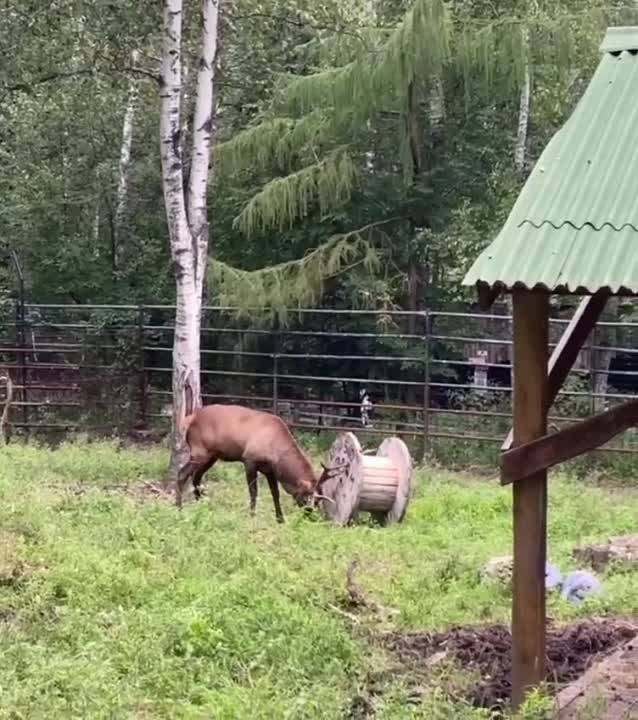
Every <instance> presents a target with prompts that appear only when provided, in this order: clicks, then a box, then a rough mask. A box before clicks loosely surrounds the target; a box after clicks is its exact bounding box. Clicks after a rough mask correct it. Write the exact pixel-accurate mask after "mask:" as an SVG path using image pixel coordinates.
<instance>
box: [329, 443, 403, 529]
mask: <svg viewBox="0 0 638 720" xmlns="http://www.w3.org/2000/svg"><path fill="white" fill-rule="evenodd" d="M327 465H328V466H329V467H331V468H339V470H338V471H336V472H335V473H334V474H333V475H332V477H330V478H329V479H328V480H327V481H326V483H325V484H324V485H323V487H322V489H321V492H322V494H323V495H325V496H326V497H327V498H330V499H329V500H322V501H321V507H322V510H323V512H324V514H325V515H326V516H327V517H329V518H330V519H331V520H332V521H333V522H335V523H337V524H339V525H346V524H347V523H349V522H351V521H352V520H354V519H355V518H356V516H357V514H358V513H359V512H369V513H371V514H372V515H373V517H374V518H375V519H376V520H378V521H379V522H380V523H381V524H382V525H388V524H390V523H393V522H401V521H402V520H403V518H404V517H405V513H406V510H407V507H408V504H409V502H410V495H411V491H412V458H411V457H410V452H409V451H408V448H407V447H406V445H405V443H404V442H403V441H402V440H400V439H399V438H397V437H390V438H387V439H386V440H384V441H383V442H382V443H381V445H380V447H379V449H378V450H377V453H376V455H369V454H366V453H364V452H363V450H362V448H361V445H360V444H359V441H358V440H357V438H356V436H355V435H354V434H353V433H351V432H346V433H343V434H341V435H339V436H338V437H337V439H336V440H335V441H334V443H333V444H332V447H331V448H330V452H329V454H328V462H327Z"/></svg>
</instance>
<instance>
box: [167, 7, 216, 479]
mask: <svg viewBox="0 0 638 720" xmlns="http://www.w3.org/2000/svg"><path fill="white" fill-rule="evenodd" d="M220 3H221V0H203V1H202V36H201V51H200V59H199V65H198V67H199V69H198V76H197V86H196V94H195V99H194V102H195V110H194V116H193V127H192V130H191V137H192V152H191V167H190V174H189V179H188V186H187V187H186V188H185V187H184V171H183V164H182V154H181V141H180V136H181V133H182V121H181V112H180V110H181V108H180V99H181V96H182V18H183V14H184V13H183V9H184V8H183V2H182V0H164V9H163V41H162V58H161V70H160V156H161V165H162V186H163V192H164V203H165V208H166V219H167V223H168V232H169V239H170V246H171V256H172V260H173V267H174V272H175V284H176V311H175V335H174V342H173V428H172V448H171V451H172V452H171V471H172V474H173V476H175V475H176V473H177V472H178V471H179V468H180V467H181V466H182V464H183V463H184V462H186V461H187V460H188V458H187V457H185V450H186V449H185V442H184V440H185V439H184V434H183V432H182V430H181V428H182V421H183V419H184V417H185V416H186V415H187V414H188V413H191V412H192V411H193V410H194V409H196V408H197V407H199V406H200V405H201V387H200V325H201V309H202V290H203V286H204V276H205V273H206V258H207V254H208V215H207V204H206V200H207V190H208V183H209V167H210V165H211V162H210V155H211V143H212V134H213V125H214V122H213V114H214V100H215V91H214V85H213V81H214V71H215V56H216V53H217V32H218V21H219V5H220Z"/></svg>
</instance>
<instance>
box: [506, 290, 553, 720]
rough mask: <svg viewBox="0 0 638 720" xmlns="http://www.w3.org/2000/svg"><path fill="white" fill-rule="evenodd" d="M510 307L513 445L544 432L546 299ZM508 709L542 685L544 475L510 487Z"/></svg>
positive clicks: (534, 297) (530, 298)
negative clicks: (511, 553) (511, 563)
mask: <svg viewBox="0 0 638 720" xmlns="http://www.w3.org/2000/svg"><path fill="white" fill-rule="evenodd" d="M513 301H514V303H513V305H514V444H515V445H521V444H524V443H529V442H531V441H532V440H536V438H539V437H542V436H543V435H545V434H546V432H547V408H548V402H547V358H548V345H549V295H548V294H546V293H537V292H529V291H517V292H515V293H514V297H513ZM513 499H514V572H513V578H512V705H513V707H514V708H517V707H518V706H519V705H520V704H521V703H522V702H523V700H524V699H525V695H526V693H527V692H528V691H529V690H530V689H531V688H534V687H537V686H538V685H540V684H541V683H542V682H543V681H544V680H545V561H546V552H547V551H546V543H547V473H546V472H545V471H541V472H539V473H536V474H535V475H532V476H531V477H528V478H526V479H525V480H524V481H523V482H520V483H516V484H514V485H513Z"/></svg>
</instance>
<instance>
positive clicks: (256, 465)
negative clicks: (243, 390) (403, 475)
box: [175, 405, 335, 523]
mask: <svg viewBox="0 0 638 720" xmlns="http://www.w3.org/2000/svg"><path fill="white" fill-rule="evenodd" d="M184 430H185V433H186V444H187V446H188V450H189V452H190V457H189V460H188V461H187V462H186V463H185V464H184V465H183V467H182V468H181V469H180V471H179V472H178V476H177V484H176V488H175V502H176V504H177V506H178V507H181V506H182V493H183V490H184V487H185V485H186V483H187V482H188V480H189V479H191V480H192V483H193V491H194V495H195V498H196V499H197V500H199V499H200V497H201V494H202V493H201V487H200V486H201V482H202V478H203V476H204V475H205V474H206V473H207V472H208V470H210V468H211V467H212V466H213V465H214V464H215V463H216V462H217V461H218V460H223V461H226V462H241V463H243V464H244V468H245V470H246V481H247V483H248V493H249V495H250V512H251V514H254V513H255V507H256V505H257V473H262V475H264V476H265V477H266V480H267V481H268V487H269V488H270V493H271V495H272V499H273V503H274V505H275V515H276V517H277V522H280V523H282V522H283V521H284V516H283V513H282V511H281V504H280V502H279V485H282V486H283V488H284V490H285V491H286V492H287V493H288V494H290V495H292V497H293V498H294V499H295V501H296V503H297V505H299V506H306V507H314V505H315V504H316V501H317V500H318V499H320V498H322V497H323V496H322V495H321V494H320V489H321V486H322V484H323V483H324V482H325V481H326V480H327V479H328V477H330V475H331V474H332V472H333V471H334V470H335V469H331V468H326V467H325V466H323V473H322V474H321V476H319V477H317V475H316V474H315V471H314V469H313V467H312V464H311V462H310V460H309V458H308V456H307V455H306V454H305V453H304V452H303V450H302V449H301V448H300V447H299V445H298V444H297V442H296V441H295V439H294V437H293V436H292V434H291V432H290V430H289V429H288V427H287V425H286V424H285V423H284V421H283V420H282V419H281V418H279V417H277V416H276V415H271V414H270V413H267V412H262V411H259V410H252V409H249V408H245V407H241V406H239V405H206V406H205V407H202V408H199V409H198V410H196V411H195V412H194V413H192V414H191V415H187V416H186V418H185V420H184Z"/></svg>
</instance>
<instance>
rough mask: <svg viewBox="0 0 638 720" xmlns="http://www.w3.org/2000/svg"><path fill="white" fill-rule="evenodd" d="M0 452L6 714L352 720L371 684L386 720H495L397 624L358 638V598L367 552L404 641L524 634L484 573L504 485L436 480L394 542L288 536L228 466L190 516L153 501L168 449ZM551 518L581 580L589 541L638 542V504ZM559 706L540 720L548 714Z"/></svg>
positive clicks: (426, 477)
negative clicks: (397, 644)
mask: <svg viewBox="0 0 638 720" xmlns="http://www.w3.org/2000/svg"><path fill="white" fill-rule="evenodd" d="M1 456H2V457H1V459H2V462H0V501H1V502H0V526H1V527H2V532H1V533H0V541H2V553H1V554H0V578H2V579H3V581H2V582H0V686H1V687H2V693H0V716H2V717H45V716H46V717H49V716H51V715H55V716H56V717H71V716H78V717H79V716H82V717H95V718H107V717H130V716H137V717H153V718H164V717H166V718H168V717H189V718H195V717H197V718H199V717H202V718H204V717H211V716H213V717H216V718H228V719H229V720H230V718H233V719H235V718H255V717H258V718H280V717H295V718H321V719H322V720H324V719H328V720H329V719H330V718H334V719H335V720H337V718H343V717H344V715H346V714H347V713H348V711H349V709H350V708H351V707H353V705H354V703H355V701H356V698H358V697H359V696H360V694H361V693H362V692H363V690H364V687H365V682H366V678H367V677H369V676H370V675H371V674H372V675H373V676H374V677H380V678H381V679H380V684H377V691H378V692H377V694H376V695H375V696H374V705H375V715H376V716H377V717H381V718H386V719H390V718H392V719H393V720H394V719H396V720H398V719H399V718H405V717H408V718H423V719H425V718H464V719H466V720H470V718H474V719H477V718H486V717H487V715H486V713H485V712H482V711H478V710H475V709H473V708H471V707H470V706H469V705H468V704H467V703H466V702H465V701H463V700H462V699H460V697H459V689H460V688H462V687H463V686H464V683H467V682H469V680H468V679H467V678H466V679H465V680H463V677H464V673H463V672H461V674H460V675H459V677H458V679H453V678H451V677H436V676H434V677H435V678H436V679H435V680H434V681H431V682H430V683H424V681H423V677H414V678H413V677H411V676H410V675H409V674H406V673H405V672H403V671H401V670H400V669H398V668H397V666H396V663H393V664H392V665H391V663H392V662H393V660H392V658H389V657H386V656H385V655H384V653H383V651H382V650H381V647H380V644H379V643H378V642H377V640H376V638H377V633H379V632H383V631H384V630H385V629H386V628H387V625H379V624H378V618H375V617H371V618H368V617H367V616H366V615H365V614H362V615H360V616H359V617H358V618H357V620H358V622H357V623H354V626H353V624H352V623H351V622H350V621H349V619H348V617H347V616H346V615H344V614H343V612H342V611H341V610H340V602H341V600H342V599H343V596H344V592H345V574H346V569H347V567H348V565H349V563H350V562H351V560H352V559H354V558H355V557H357V558H358V559H359V567H360V571H359V573H358V574H357V576H356V580H357V583H358V584H359V585H360V586H361V588H362V589H363V591H364V592H365V593H366V595H367V596H368V597H369V599H370V600H373V601H375V602H377V603H379V604H382V605H383V606H385V607H386V608H390V609H394V610H396V611H397V612H396V614H394V613H393V614H392V616H391V620H390V622H391V624H392V625H393V626H394V627H395V629H398V630H406V631H409V630H416V629H418V630H434V629H442V628H444V627H447V626H448V625H450V624H455V623H483V622H492V621H507V619H508V618H509V604H510V599H509V597H508V596H507V594H506V593H504V592H502V591H501V590H499V589H498V588H496V587H494V586H492V585H488V584H483V583H481V582H480V581H479V572H478V571H479V569H480V567H481V566H482V565H483V564H484V563H485V562H486V561H487V559H488V558H490V557H491V556H494V555H501V554H504V553H507V552H509V548H510V544H511V500H510V493H509V492H508V491H506V490H504V489H502V488H499V487H498V484H497V483H493V482H489V483H487V482H478V481H474V480H472V479H468V478H467V477H466V478H465V479H463V478H459V477H454V476H450V475H447V474H445V473H441V472H434V471H432V470H428V469H421V470H420V471H419V472H418V481H419V482H418V490H417V495H416V497H415V498H414V500H413V501H412V503H411V505H410V508H409V511H408V516H407V519H406V521H405V522H404V524H402V525H401V526H397V527H391V528H386V529H383V530H379V529H375V528H373V527H372V526H370V525H368V524H367V523H362V524H360V525H358V526H355V527H352V528H350V529H347V530H343V529H337V528H335V527H333V526H331V525H329V524H327V523H324V522H306V521H305V519H304V518H303V517H302V514H301V513H300V512H299V511H298V510H296V509H295V508H294V505H293V503H292V502H291V501H290V499H289V498H288V497H287V496H286V497H285V498H284V501H285V512H286V515H287V522H286V524H285V525H284V526H283V527H281V526H278V525H277V524H276V523H275V521H274V514H273V510H272V504H271V501H270V498H269V497H268V494H267V492H263V493H262V496H261V497H260V501H259V505H258V512H257V517H256V518H255V519H254V520H253V519H251V518H250V516H249V514H248V512H247V495H246V487H245V482H244V480H243V477H242V473H241V472H239V470H238V469H237V468H234V467H232V466H229V465H221V466H220V467H219V469H216V470H215V472H214V474H213V477H211V478H209V481H208V491H209V493H210V499H209V500H206V501H204V502H202V503H200V504H197V505H191V506H187V507H186V508H185V509H184V511H183V512H182V513H181V514H178V513H176V511H175V508H174V506H173V505H172V504H171V503H170V502H169V501H164V500H163V499H162V498H159V499H158V498H157V497H155V496H154V495H153V494H152V493H149V492H148V491H147V489H146V487H145V483H147V482H152V481H154V480H156V478H157V477H158V476H160V475H161V474H162V472H163V469H164V467H165V457H164V452H163V451H161V450H151V451H140V450H131V449H129V450H126V449H122V448H120V447H118V446H116V445H115V444H83V443H76V444H67V445H63V446H62V447H61V448H60V449H59V450H57V451H50V450H47V449H44V448H37V447H33V446H31V447H26V446H25V447H21V446H16V445H13V446H9V447H8V448H3V449H2V451H1ZM213 478H216V479H217V482H215V481H214V479H213ZM550 507H551V508H552V511H551V513H550V534H549V537H550V539H551V543H550V547H549V552H550V555H551V558H552V560H553V561H554V562H557V563H558V564H559V566H560V567H561V568H562V569H565V570H568V569H570V568H572V567H573V561H572V559H571V548H572V547H573V545H574V544H576V543H578V542H585V541H588V540H596V539H600V538H601V537H607V536H608V535H610V534H621V533H625V532H630V531H631V530H632V529H633V528H634V526H635V515H636V510H637V509H638V508H637V501H636V496H635V494H630V493H626V492H625V493H618V492H610V491H605V490H602V489H592V488H588V487H586V486H583V485H582V484H581V483H577V482H574V481H571V480H568V479H566V478H561V477H557V478H554V479H553V481H552V483H551V486H550ZM636 581H637V576H636V573H635V572H629V573H627V572H625V573H612V574H609V575H608V576H606V577H605V578H604V580H603V582H604V587H605V593H604V596H602V597H600V598H598V599H596V600H591V601H588V602H586V603H585V604H584V605H583V606H581V607H573V606H571V605H568V604H567V603H565V602H564V601H562V600H561V599H560V598H559V597H555V596H551V600H550V607H549V612H550V614H551V616H552V617H554V618H555V619H557V620H560V619H569V618H574V617H583V616H586V615H590V614H592V615H595V614H600V613H608V614H611V613H620V614H623V615H627V614H631V613H635V612H636V611H637V610H638V606H637V604H636V603H637V601H636V598H637V597H638V594H637V593H636V588H637V586H636ZM391 666H392V667H393V668H394V670H393V672H391V673H390V672H383V671H384V670H385V669H387V668H389V667H391ZM408 697H409V698H410V703H409V704H406V701H407V699H408ZM541 705H542V703H541V700H540V698H536V699H534V700H533V701H530V706H529V709H528V710H526V712H528V714H526V715H525V716H524V717H527V718H532V717H534V718H538V717H544V716H543V715H542V714H539V713H540V708H541Z"/></svg>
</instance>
